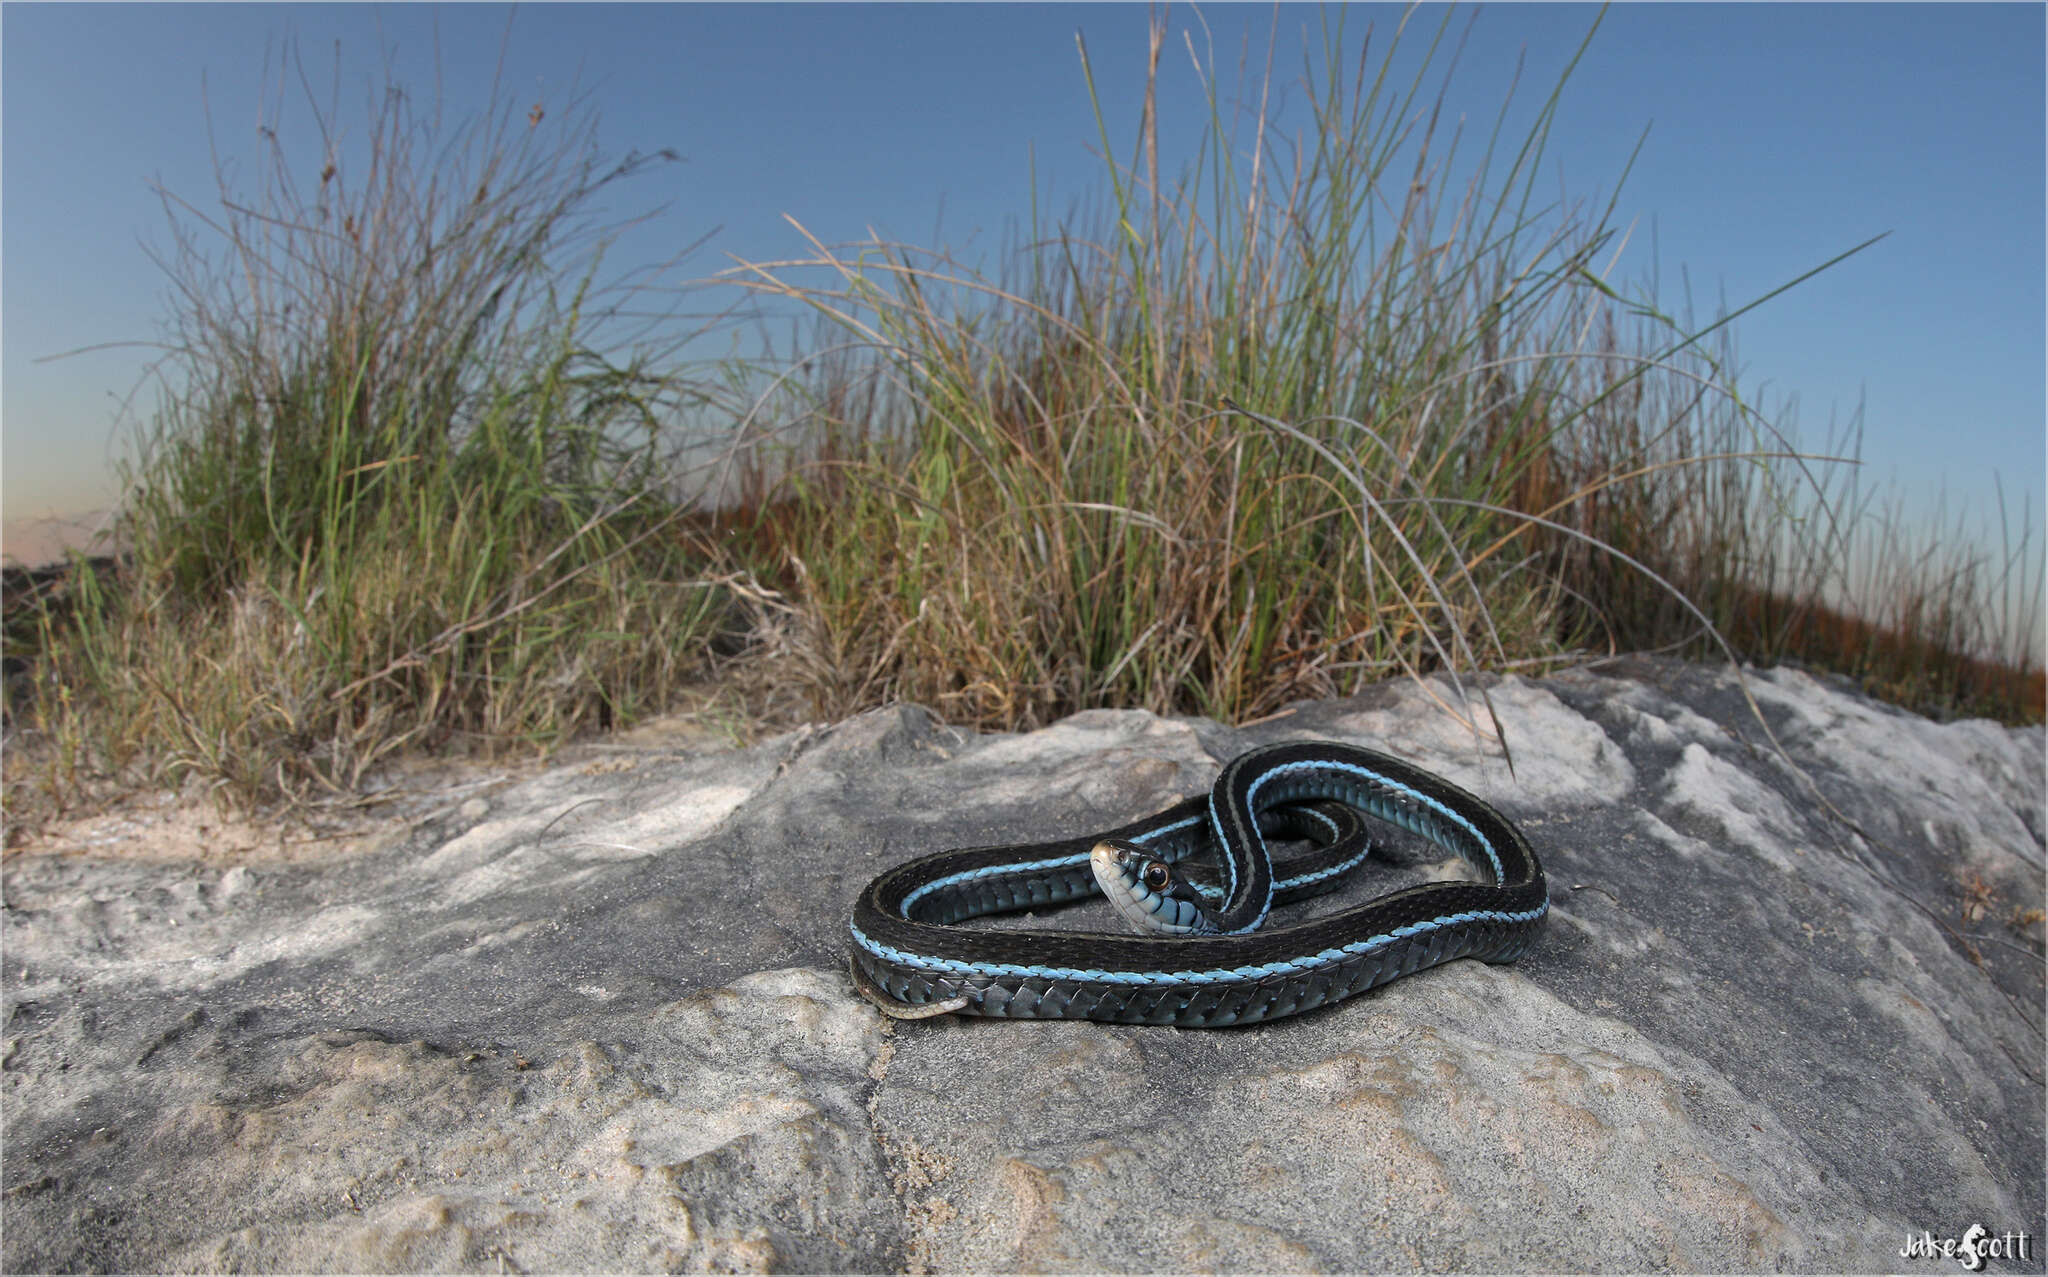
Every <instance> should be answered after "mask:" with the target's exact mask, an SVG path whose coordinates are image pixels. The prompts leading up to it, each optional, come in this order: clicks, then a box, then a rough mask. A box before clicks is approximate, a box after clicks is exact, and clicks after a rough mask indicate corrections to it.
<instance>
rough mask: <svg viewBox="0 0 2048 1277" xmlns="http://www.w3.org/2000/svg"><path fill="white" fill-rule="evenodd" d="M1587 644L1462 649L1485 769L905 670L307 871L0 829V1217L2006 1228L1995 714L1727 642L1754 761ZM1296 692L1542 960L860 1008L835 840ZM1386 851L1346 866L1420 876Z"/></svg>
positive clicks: (2032, 1108) (118, 1221)
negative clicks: (1259, 1007) (1038, 720)
mask: <svg viewBox="0 0 2048 1277" xmlns="http://www.w3.org/2000/svg"><path fill="white" fill-rule="evenodd" d="M1610 670H1613V671H1615V672H1610V673H1606V674H1594V673H1578V674H1573V675H1566V676H1560V677H1557V678H1553V679H1548V680H1544V681H1541V682H1531V681H1525V680H1521V679H1516V678H1505V679H1499V680H1487V681H1486V683H1485V686H1486V688H1487V695H1488V697H1489V698H1490V700H1491V703H1492V706H1493V709H1494V711H1495V712H1496V713H1497V714H1498V716H1499V718H1500V721H1501V722H1502V723H1503V724H1504V726H1505V728H1506V731H1507V736H1508V741H1509V744H1510V746H1511V748H1512V751H1513V757H1514V767H1513V770H1512V772H1510V769H1509V768H1508V767H1507V766H1506V765H1505V764H1504V763H1503V762H1502V761H1501V760H1500V759H1499V757H1498V755H1497V751H1496V752H1495V753H1493V754H1489V753H1488V752H1487V751H1485V750H1483V749H1482V748H1481V747H1480V746H1479V745H1478V744H1476V743H1475V740H1474V738H1473V736H1472V735H1471V734H1470V733H1469V732H1468V731H1467V730H1466V729H1464V728H1462V727H1460V726H1458V725H1457V724H1456V723H1455V722H1453V721H1452V720H1451V719H1450V718H1448V717H1447V716H1445V715H1444V714H1443V712H1442V711H1441V710H1440V709H1439V708H1438V707H1437V704H1436V703H1435V702H1434V701H1433V700H1432V693H1433V694H1434V695H1435V696H1437V697H1440V698H1441V697H1444V696H1446V695H1449V694H1450V693H1449V688H1448V685H1447V684H1444V683H1441V682H1440V683H1439V684H1438V685H1437V686H1436V687H1434V688H1433V689H1430V690H1428V691H1426V690H1425V689H1423V688H1420V687H1416V686H1413V685H1409V684H1389V685H1386V686H1383V687H1381V688H1378V689H1375V690H1374V691H1372V692H1371V693H1369V694H1367V695H1365V696H1362V697H1359V698H1355V699H1352V700H1345V701H1333V702H1325V703H1317V704H1310V705H1303V706H1299V707H1297V708H1296V709H1295V711H1294V712H1293V713H1291V714H1290V715H1288V716H1285V717H1282V718H1279V719H1276V720H1273V721H1269V722H1266V723H1262V724H1259V725H1257V726H1255V727H1252V728H1248V729H1244V730H1230V729H1227V728H1224V727H1221V726H1219V725H1217V724H1214V723H1210V722H1205V721H1200V720H1183V719H1161V718H1157V717H1155V716H1152V715H1150V714H1145V713H1141V712H1115V711H1093V712H1089V713H1085V714H1078V715H1075V716H1074V717H1072V718H1069V719H1067V720H1065V721H1063V722H1061V723H1058V724H1055V725H1054V726H1052V727H1049V728H1047V729H1045V730H1043V731H1038V732H1032V733H1029V734H1025V735H1015V736H973V735H970V734H967V733H964V732H959V731H955V730H952V729H949V728H947V727H944V726H942V725H940V724H938V723H936V722H935V721H933V719H932V718H931V717H930V716H929V715H927V714H926V713H925V712H924V711H922V710H919V709H916V708H911V707H904V708H898V709H892V710H887V711H878V712H875V713H871V714H867V715H863V716H861V717H859V718H856V719H853V720H851V721H848V722H846V723H842V724H838V725H836V726H834V727H831V728H827V729H822V730H807V731H804V732H800V733H793V734H791V735H789V736H785V737H781V738H778V739H777V740H774V741H770V742H767V743H766V744H763V745H761V746H759V747H757V748H754V749H751V750H745V751H736V752H727V753H721V754H712V755H700V756H695V757H684V756H678V755H677V754H676V753H675V752H674V751H670V750H664V749H663V748H661V747H660V746H659V745H649V746H648V747H646V748H635V749H630V750H625V751H623V752H622V751H621V750H619V749H617V748H614V749H612V750H610V751H609V752H608V754H607V756H606V759H605V761H604V762H603V763H601V764H591V763H583V762H565V763H563V764H561V765H558V766H555V767H553V768H551V769H549V770H547V771H545V772H544V773H541V774H539V775H537V776H534V777H532V778H531V779H528V780H525V781H521V782H518V783H515V784H512V785H510V786H509V787H506V788H501V789H499V790H497V791H495V792H493V793H492V794H491V796H490V799H489V801H488V802H485V801H483V800H480V799H472V800H469V801H467V802H461V803H448V804H444V805H443V807H442V808H440V809H439V810H438V813H437V814H436V815H435V816H434V817H433V818H432V819H430V820H427V821H425V822H424V823H422V824H420V825H418V826H417V827H415V828H413V829H411V830H410V831H409V832H406V831H402V830H401V831H395V832H394V833H393V835H392V836H390V837H386V838H383V839H381V840H375V841H373V842H371V843H369V844H368V846H369V850H366V851H364V852H362V853H360V854H357V855H354V856H351V857H346V858H340V859H336V860H333V861H330V862H327V863H287V862H280V863H276V864H259V865H258V866H256V868H254V869H253V870H252V869H251V868H249V867H247V866H235V867H232V868H223V867H222V866H220V865H218V864H213V863H206V862H179V861H152V860H150V859H148V858H144V857H137V856H133V855H127V856H123V855H118V854H109V853H107V852H99V853H95V854H94V855H89V856H88V855H76V854H73V855H53V854H27V855H17V856H14V857H12V858H10V860H9V861H8V862H7V865H6V875H5V883H4V886H5V891H6V906H7V908H6V915H5V930H4V935H0V938H4V942H5V949H6V955H7V956H6V969H5V976H4V989H0V1017H4V1034H5V1039H4V1048H0V1117H4V1119H5V1129H6V1136H7V1138H6V1143H5V1148H4V1153H0V1185H4V1189H5V1194H6V1195H5V1198H4V1209H5V1214H6V1228H5V1237H4V1252H0V1261H4V1264H5V1266H6V1267H7V1268H8V1269H9V1270H25V1269H66V1270H70V1269H85V1268H99V1269H157V1270H162V1269H174V1270H187V1269H295V1270H315V1269H351V1270H365V1269H424V1268H434V1269H448V1268H484V1267H493V1268H495V1267H499V1266H501V1265H502V1266H504V1267H507V1268H516V1269H525V1270H533V1269H571V1268H573V1269H620V1270H624V1269H633V1270H638V1269H648V1268H689V1269H770V1268H777V1269H796V1270H847V1269H856V1270H879V1269H904V1268H908V1269H913V1270H916V1269H1017V1268H1026V1269H1034V1270H1042V1271H1050V1270H1067V1269H1090V1270H1097V1269H1115V1270H1130V1269H1167V1268H1174V1269H1196V1268H1200V1269H1243V1268H1253V1269H1267V1270H1290V1271H1291V1270H1311V1269H1361V1268H1375V1269H1377V1268H1427V1269H1530V1268H1534V1269H1585V1270H1617V1269H1629V1270H1639V1269H1653V1268H1677V1269H1762V1268H1779V1269H1783V1268H1801V1269H1807V1268H1811V1269H1845V1268H1854V1269H1893V1270H1899V1269H1907V1270H1911V1269H1916V1268H1918V1267H1922V1266H1924V1265H1923V1264H1922V1263H1921V1261H1918V1260H1910V1259H1906V1258H1904V1257H1903V1256H1901V1254H1900V1252H1901V1250H1902V1248H1904V1247H1905V1246H1906V1244H1907V1242H1908V1240H1909V1238H1916V1237H1919V1236H1920V1235H1921V1234H1922V1232H1923V1231H1924V1232H1926V1233H1928V1234H1930V1235H1931V1236H1932V1237H1933V1238H1935V1239H1942V1238H1951V1237H1961V1236H1962V1235H1963V1234H1964V1233H1965V1231H1966V1230H1968V1229H1969V1228H1970V1227H1971V1226H1972V1225H1976V1224H1981V1225H1983V1226H1984V1227H1985V1228H1986V1229H1988V1230H1989V1231H1990V1232H1991V1233H1992V1234H1993V1235H2002V1234H2005V1233H2007V1232H2018V1231H2026V1232H2028V1233H2029V1235H2030V1245H2031V1247H2032V1249H2031V1256H2032V1258H2031V1260H2030V1261H2028V1262H2026V1263H2020V1264H2016V1265H2006V1267H2007V1268H2008V1269H2009V1268H2012V1267H2018V1268H2025V1269H2035V1270H2037V1269H2038V1268H2039V1263H2040V1260H2039V1256H2040V1254H2041V1245H2042V1240H2043V1239H2042V1237H2041V1230H2042V1214H2043V1206H2044V1204H2043V1189H2042V1184H2043V1160H2042V1145H2041V1139H2040V1133H2041V1107H2040V1097H2041V1088H2042V1065H2043V1054H2044V1045H2043V1038H2042V1033H2041V1029H2040V1007H2041V1004H2042V998H2043V981H2042V972H2043V965H2042V958H2041V949H2042V928H2041V923H2040V921H2039V917H2040V915H2039V913H2038V906H2039V904H2040V902H2041V900H2042V898H2043V893H2044V889H2048V888H2044V874H2043V866H2044V851H2043V835H2044V828H2048V821H2044V819H2043V806H2044V793H2043V772H2044V741H2043V733H2042V731H2041V729H2039V728H2032V729H2025V730H2014V729H2007V728H2002V727H1998V726H1994V725H1991V724H1986V723H1981V722H1967V723H1952V724H1935V723H1931V722H1928V721H1926V720H1923V719H1920V718H1916V717H1913V716H1911V715H1908V714H1904V713H1901V712H1898V711H1895V710H1891V709H1888V708H1885V707H1883V706H1880V705H1877V704H1875V703H1873V702H1871V701H1869V700H1866V699H1864V698H1863V697H1861V696H1860V695H1858V694H1856V693H1854V692H1851V691H1846V690H1843V689H1842V688H1840V687H1837V686H1834V685H1832V684H1830V683H1827V682H1823V681H1820V680H1817V679H1815V678H1813V677H1810V676H1808V675H1805V674H1802V673H1798V672H1794V671H1789V670H1779V671H1775V672H1771V673H1763V674H1757V673H1752V674H1751V675H1750V677H1749V686H1750V689H1751V690H1752V691H1753V693H1754V695H1755V697H1756V699H1757V702H1758V704H1759V705H1760V706H1761V708H1762V710H1763V713H1764V717H1765V719H1766V720H1767V721H1768V722H1769V724H1770V726H1771V728H1772V730H1773V731H1774V732H1775V733H1776V736H1777V739H1778V741H1779V742H1780V743H1781V744H1782V746H1783V748H1784V751H1785V755H1786V756H1784V757H1781V756H1780V755H1779V754H1778V753H1777V752H1776V751H1775V750H1774V749H1773V747H1772V746H1771V744H1770V743H1769V741H1768V740H1767V739H1766V737H1765V736H1764V733H1763V732H1762V731H1761V729H1760V728H1759V726H1758V724H1757V723H1756V721H1755V719H1754V718H1752V717H1751V716H1750V714H1749V710H1748V708H1747V706H1746V704H1745V702H1744V700H1743V697H1742V692H1741V688H1740V685H1739V684H1738V683H1737V681H1736V680H1735V679H1734V677H1733V676H1732V675H1731V674H1729V673H1727V672H1725V671H1714V670H1708V669H1702V668H1697V667H1691V666H1686V665H1682V664H1678V663H1674V662H1667V661H1652V660H1635V661H1631V662H1628V663H1627V664H1626V665H1625V666H1622V667H1619V668H1618V669H1617V668H1616V667H1610ZM1287 738H1331V739H1341V740H1352V741H1356V742H1358V743H1360V744H1364V745H1368V746H1372V747H1374V748H1379V749H1386V750H1390V751H1393V752H1396V753H1399V754H1401V755H1403V756H1405V757H1408V758H1410V759H1412V760H1413V761H1415V762H1417V763H1418V764H1419V765H1421V766H1424V767H1428V768H1430V769H1432V770H1436V771H1440V772H1443V773H1444V774H1446V775H1448V776H1450V777H1451V778H1452V779H1454V780H1456V781H1457V782H1458V783H1460V784H1462V785H1464V786H1466V787H1467V788H1470V789H1473V790H1475V791H1477V792H1478V793H1480V794H1481V795H1483V796H1485V797H1486V798H1488V799H1489V800H1490V801H1492V802H1494V803H1495V804H1496V805H1498V806H1500V807H1501V808H1502V809H1503V810H1505V811H1507V812H1508V813H1509V814H1510V815H1512V816H1514V817H1516V818H1517V819H1518V820H1520V821H1521V822H1522V823H1523V826H1524V828H1525V830H1526V831H1527V832H1528V834H1529V837H1530V839H1531V841H1532V842H1533V843H1534V844H1535V846H1536V847H1537V849H1538V851H1539V853H1540V854H1541V855H1542V857H1543V860H1544V864H1545V867H1546V869H1547V870H1548V872H1549V875H1550V881H1551V890H1552V899H1553V902H1554V909H1553V915H1552V918H1551V921H1550V923H1549V925H1548V928H1547V930H1546V931H1545V933H1544V935H1543V936H1542V937H1541V938H1540V939H1539V941H1538V943H1537V946H1536V948H1535V949H1534V951H1533V952H1531V953H1530V954H1529V955H1528V956H1527V957H1525V958H1523V959H1522V960H1521V961H1520V962H1519V963H1517V964H1515V965H1514V966H1510V967H1487V966H1483V965H1480V964H1477V963H1473V962H1455V963H1451V964H1449V965H1447V966H1444V967H1441V968H1438V969H1435V970H1432V971H1427V972H1423V973H1421V974H1419V975H1416V976H1413V977H1410V978H1408V979H1404V980H1400V981H1397V982H1395V983H1394V984H1391V985H1388V986H1386V987H1384V988H1382V989H1379V990H1375V991H1373V992H1371V993H1368V994H1366V995H1364V996H1361V997H1358V998H1354V999H1351V1000H1350V1001H1347V1002H1345V1003H1342V1004H1340V1005H1338V1006H1336V1007H1334V1008H1330V1009H1327V1010H1324V1011H1320V1012H1316V1013H1312V1014H1309V1015H1304V1016H1300V1017H1296V1018H1293V1019H1288V1020H1281V1021H1276V1022H1274V1023H1271V1024H1266V1025H1260V1026H1255V1027H1252V1028H1248V1029H1241V1030H1217V1031H1199V1030H1176V1029H1152V1028H1136V1027H1124V1026H1103V1025H1094V1024H1086V1023H1014V1022H1003V1021H993V1020H970V1019H958V1018H952V1017H942V1018H939V1019H933V1020H925V1021H918V1022H911V1023H902V1024H898V1023H896V1022H893V1021H889V1020H886V1019H885V1018H883V1017H882V1016H881V1015H879V1014H878V1013H877V1012H875V1011H874V1010H873V1009H872V1008H870V1007H869V1006H868V1005H867V1004H866V1003H865V1002H863V1001H861V1000H860V999H859V998H858V997H856V996H855V994H854V992H853V990H852V987H851V983H850V981H849V980H848V979H847V977H846V974H845V965H844V963H845V959H844V944H845V939H844V933H845V924H846V917H847V911H848V908H849V906H850V904H851V901H852V899H853V896H854V894H855V893H856V892H857V891H858V890H859V889H860V887H861V885H862V884H863V883H865V882H866V880H867V879H868V878H869V877H870V876H872V875H873V874H874V873H875V872H876V871H877V870H879V869H881V868H883V867H884V866H887V865H889V864H893V863H896V862H897V861H899V860H901V859H904V858H907V857H909V856H912V855H915V854H919V853H922V852H925V851H931V850H936V849H940V848H944V847H948V846H957V845H972V844H985V843H994V842H1012V841H1019V842H1021V841H1030V840H1036V839H1041V838H1048V837H1052V836H1055V835H1059V834H1065V833H1070V832H1078V831H1085V830H1090V829H1095V828H1102V827H1107V826H1109V825H1112V824H1116V823H1119V822H1122V821H1125V820H1128V819H1131V818H1133V817H1136V816H1139V815H1143V814H1145V813H1146V812H1148V811H1152V810H1155V809H1157V808H1159V807H1162V806H1164V805H1165V804H1166V803H1167V802H1169V801H1170V800H1173V799H1176V798H1179V797H1181V796H1183V795H1185V794H1189V793H1193V792H1197V791H1199V790H1202V789H1203V788H1205V787H1206V786H1207V784H1208V782H1209V780H1210V779H1211V778H1212V777H1213V775H1214V773H1215V770H1216V768H1217V766H1218V765H1219V763H1220V761H1221V760H1224V759H1227V758H1229V757H1230V756H1232V755H1234V754H1236V753H1237V752H1239V751H1240V750H1242V749H1244V748H1246V747H1249V746H1251V745H1254V744H1258V743H1263V742H1266V741H1273V740H1280V739H1287ZM1788 759H1789V761H1788ZM1830 808H1832V811H1831V810H1830ZM1388 859H1389V860H1390V862H1391V864H1390V865H1389V866H1388V867H1385V868H1382V869H1377V870H1375V871H1374V873H1373V874H1370V875H1368V877H1369V878H1370V880H1369V881H1367V882H1365V883H1363V884H1361V885H1359V886H1357V887H1355V888H1354V889H1353V890H1354V891H1355V892H1357V893H1361V894H1363V893H1376V892H1379V891H1383V890H1386V889H1388V887H1389V886H1390V885H1391V884H1393V883H1397V882H1400V881H1404V880H1413V879H1415V878H1417V877H1419V876H1423V875H1428V874H1433V873H1438V872H1444V871H1446V866H1443V865H1441V864H1439V861H1440V860H1441V857H1440V856H1439V855H1437V854H1436V853H1435V852H1434V850H1433V849H1430V848H1427V847H1425V846H1424V845H1422V844H1420V843H1418V842H1415V841H1413V840H1410V839H1407V838H1406V836H1405V835H1396V836H1394V837H1393V838H1392V839H1391V846H1390V850H1389V854H1388ZM1305 907H1309V908H1314V907H1335V902H1328V903H1326V904H1325V905H1323V906H1316V905H1310V906H1305ZM2027 909H2035V910H2036V912H2034V913H2033V914H2032V915H2031V917H2029V916H2028V915H2027V914H2025V913H2024V911H2025V910H2027ZM1067 915H1073V916H1074V917H1075V924H1076V925H1094V926H1101V927H1105V928H1107V927H1110V926H1111V925H1112V922H1111V920H1110V918H1109V916H1108V912H1107V909H1106V907H1102V906H1091V907H1090V910H1085V911H1066V915H1062V916H1067ZM1941 1262H1943V1263H1946V1262H1948V1261H1941ZM2000 1264H2001V1261H1997V1260H1994V1261H1993V1267H1994V1269H1996V1268H1998V1267H1999V1266H2000Z"/></svg>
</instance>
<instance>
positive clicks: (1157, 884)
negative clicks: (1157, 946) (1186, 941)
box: [1088, 838, 1215, 937]
mask: <svg viewBox="0 0 2048 1277" xmlns="http://www.w3.org/2000/svg"><path fill="white" fill-rule="evenodd" d="M1088 867H1089V868H1090V869H1092V870H1093V871H1094V873H1095V884H1096V886H1098V887H1100V888H1101V889H1102V894H1103V895H1105V896H1107V897H1108V898H1109V903H1110V905H1111V906H1112V907H1113V908H1115V910H1116V911H1117V912H1118V913H1119V914H1121V915H1122V916H1123V919H1124V921H1126V922H1128V923H1130V924H1131V926H1132V928H1133V929H1135V930H1136V931H1137V932H1138V933H1139V934H1140V935H1147V936H1162V937H1164V936H1187V935H1203V934H1206V933H1208V932H1210V931H1213V930H1214V929H1215V928H1214V926H1213V925H1212V924H1211V923H1210V922H1209V919H1208V915H1207V913H1206V911H1205V910H1204V909H1203V907H1202V902H1201V897H1200V896H1199V895H1198V894H1197V893H1196V892H1195V890H1194V888H1192V887H1191V886H1189V885H1188V884H1187V883H1185V882H1182V881H1180V879H1179V878H1178V876H1177V875H1175V873H1174V872H1173V866H1172V865H1169V864H1167V863H1166V862H1165V861H1164V860H1161V859H1160V858H1159V857H1157V856H1155V855H1153V854H1152V853H1151V852H1149V851H1146V850H1145V849H1144V848H1143V847H1140V846H1139V845H1137V844H1136V843H1132V842H1126V841H1124V840H1123V839H1120V838H1105V839H1104V840H1102V841H1101V842H1099V843H1096V844H1095V846H1094V848H1093V849H1092V850H1091V851H1090V852H1089V853H1088Z"/></svg>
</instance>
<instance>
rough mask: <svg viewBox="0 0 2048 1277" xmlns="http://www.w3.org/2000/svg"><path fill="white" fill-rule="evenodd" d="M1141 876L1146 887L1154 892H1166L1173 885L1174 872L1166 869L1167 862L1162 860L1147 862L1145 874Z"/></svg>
mask: <svg viewBox="0 0 2048 1277" xmlns="http://www.w3.org/2000/svg"><path fill="white" fill-rule="evenodd" d="M1139 876H1140V877H1141V878H1142V879H1143V880H1144V883H1145V885H1146V886H1147V887H1149V888H1151V889H1152V890H1153V891H1164V890H1166V889H1167V888H1168V887H1169V886H1171V885H1172V884H1173V872H1172V871H1171V870H1169V869H1168V868H1167V867H1166V862H1165V861H1162V860H1148V861H1146V862H1145V872H1144V873H1143V874H1141V875H1139Z"/></svg>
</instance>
